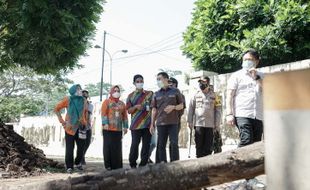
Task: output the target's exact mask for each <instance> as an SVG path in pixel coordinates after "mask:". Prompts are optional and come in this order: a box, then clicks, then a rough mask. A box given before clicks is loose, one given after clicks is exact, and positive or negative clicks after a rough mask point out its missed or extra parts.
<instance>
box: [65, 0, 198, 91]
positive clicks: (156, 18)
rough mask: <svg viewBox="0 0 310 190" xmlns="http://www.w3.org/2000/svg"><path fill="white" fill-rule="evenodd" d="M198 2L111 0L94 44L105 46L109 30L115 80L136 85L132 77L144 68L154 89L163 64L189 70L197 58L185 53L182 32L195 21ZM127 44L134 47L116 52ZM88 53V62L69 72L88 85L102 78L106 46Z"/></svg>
mask: <svg viewBox="0 0 310 190" xmlns="http://www.w3.org/2000/svg"><path fill="white" fill-rule="evenodd" d="M193 3H194V0H156V1H155V0H153V1H146V0H130V1H124V0H110V1H107V3H106V4H105V5H104V12H103V14H102V15H101V21H100V22H99V23H98V24H97V32H96V36H95V40H94V42H93V46H95V45H97V44H98V45H100V46H102V41H103V32H104V30H106V31H107V32H108V34H107V36H106V50H107V51H108V52H110V54H111V55H113V62H112V68H113V75H112V76H113V78H112V84H121V85H122V86H123V87H124V88H125V89H126V90H132V89H133V88H134V87H133V85H132V78H133V76H134V75H135V74H138V73H139V74H142V75H143V76H144V83H145V88H146V89H151V88H154V87H155V84H156V74H157V73H158V72H159V69H171V70H181V71H185V72H188V71H189V70H190V69H191V63H190V60H189V59H186V57H185V56H183V55H182V52H181V50H180V46H181V45H182V32H184V31H185V29H186V27H187V26H188V25H189V24H190V21H191V12H192V9H193V6H194V4H193ZM122 49H126V50H128V53H126V54H124V53H121V52H118V53H115V52H117V51H119V50H122ZM155 52H157V53H155ZM87 54H88V56H86V57H82V58H81V60H80V64H82V65H84V66H85V67H84V68H83V69H79V70H78V69H76V70H75V71H74V72H73V73H72V74H70V75H69V76H68V77H69V78H70V79H72V80H73V81H74V82H75V83H79V84H82V85H85V84H88V83H97V82H100V75H101V64H102V49H96V48H92V49H89V50H88V51H87ZM125 57H128V58H125ZM110 63H111V62H110V60H109V57H108V55H107V54H105V65H104V78H103V80H104V82H109V80H110V75H109V73H110Z"/></svg>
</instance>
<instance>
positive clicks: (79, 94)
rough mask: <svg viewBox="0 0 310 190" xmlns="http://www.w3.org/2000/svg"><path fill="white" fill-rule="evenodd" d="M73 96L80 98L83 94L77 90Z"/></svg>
mask: <svg viewBox="0 0 310 190" xmlns="http://www.w3.org/2000/svg"><path fill="white" fill-rule="evenodd" d="M74 95H76V96H82V95H83V93H82V91H81V90H77V91H76V92H75V94H74Z"/></svg>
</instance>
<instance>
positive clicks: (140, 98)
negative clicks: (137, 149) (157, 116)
mask: <svg viewBox="0 0 310 190" xmlns="http://www.w3.org/2000/svg"><path fill="white" fill-rule="evenodd" d="M152 96H153V92H152V91H146V90H143V91H138V90H136V91H134V92H132V93H131V94H129V95H128V98H127V104H126V106H127V110H128V109H129V108H131V107H133V106H135V105H138V104H141V105H142V107H143V109H142V110H135V111H134V112H133V113H132V114H131V125H130V129H131V130H137V129H145V128H149V127H150V125H151V111H150V110H147V107H148V106H150V104H151V101H152Z"/></svg>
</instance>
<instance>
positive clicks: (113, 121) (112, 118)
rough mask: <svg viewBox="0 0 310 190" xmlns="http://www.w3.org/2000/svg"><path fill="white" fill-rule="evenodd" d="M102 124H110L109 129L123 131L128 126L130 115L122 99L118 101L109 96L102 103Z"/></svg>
mask: <svg viewBox="0 0 310 190" xmlns="http://www.w3.org/2000/svg"><path fill="white" fill-rule="evenodd" d="M101 119H102V126H105V125H108V129H105V130H108V131H122V129H123V128H128V116H127V111H126V105H125V103H124V102H122V101H120V100H119V101H118V102H116V101H115V100H113V99H111V98H109V99H106V100H105V101H104V102H103V103H102V107H101Z"/></svg>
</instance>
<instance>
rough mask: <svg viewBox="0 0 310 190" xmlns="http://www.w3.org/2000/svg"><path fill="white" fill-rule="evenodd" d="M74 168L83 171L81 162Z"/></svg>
mask: <svg viewBox="0 0 310 190" xmlns="http://www.w3.org/2000/svg"><path fill="white" fill-rule="evenodd" d="M76 169H78V170H80V171H83V170H84V168H83V166H82V164H79V165H76Z"/></svg>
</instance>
